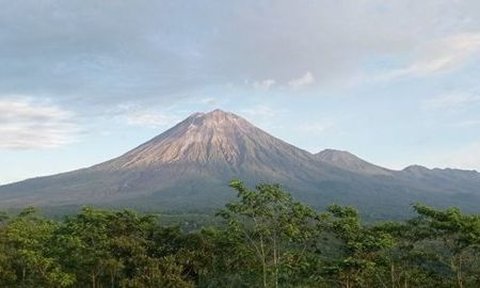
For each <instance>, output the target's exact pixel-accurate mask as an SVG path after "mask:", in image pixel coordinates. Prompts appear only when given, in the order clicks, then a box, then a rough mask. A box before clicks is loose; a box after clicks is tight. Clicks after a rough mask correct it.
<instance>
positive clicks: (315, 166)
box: [0, 110, 480, 218]
mask: <svg viewBox="0 0 480 288" xmlns="http://www.w3.org/2000/svg"><path fill="white" fill-rule="evenodd" d="M407 168H408V167H407ZM407 168H405V169H403V170H400V171H397V170H390V169H387V168H383V167H380V166H377V165H375V164H372V163H369V162H367V161H365V160H363V159H361V158H359V157H357V156H355V155H353V154H351V153H349V152H347V151H338V150H333V149H326V150H324V151H321V152H319V153H317V154H313V153H310V152H308V151H305V150H303V149H300V148H297V147H295V146H294V145H292V144H289V143H287V142H285V141H283V140H281V139H279V138H276V137H274V136H272V135H270V134H268V133H267V132H265V131H263V130H261V129H260V128H258V127H255V126H254V125H253V124H251V123H250V122H248V121H247V120H245V119H244V118H242V117H240V116H238V115H235V114H233V113H228V112H224V111H221V110H214V111H211V112H209V113H195V114H192V115H190V116H189V117H187V118H186V119H185V120H183V121H181V122H179V123H178V124H177V125H175V126H174V127H172V128H170V129H168V130H166V131H165V132H163V133H161V134H160V135H158V136H156V137H153V138H152V139H151V140H149V141H147V142H145V143H143V144H141V145H139V146H137V147H136V148H134V149H132V150H130V151H128V152H126V153H124V154H123V155H121V156H119V157H116V158H114V159H112V160H109V161H106V162H103V163H100V164H97V165H94V166H91V167H88V168H83V169H79V170H75V171H70V172H66V173H61V174H57V175H53V176H46V177H39V178H34V179H28V180H25V181H22V182H18V183H12V184H8V185H4V186H0V207H24V206H27V205H35V206H62V205H83V204H95V205H100V206H102V205H114V206H122V207H124V206H136V207H142V206H145V207H146V206H148V207H150V208H152V209H170V210H175V209H177V210H182V209H184V210H185V209H187V210H188V209H190V210H191V209H213V208H218V207H219V206H222V204H223V203H225V202H226V201H228V200H229V199H231V197H233V195H232V194H231V192H230V191H229V189H228V185H227V184H228V182H229V181H230V180H231V179H232V178H239V179H242V180H245V181H246V182H247V183H249V184H251V185H254V184H256V183H258V182H270V183H272V182H276V183H281V184H283V185H284V186H285V187H286V188H287V189H288V190H289V191H291V192H292V194H294V196H295V197H296V198H298V199H299V200H302V201H305V202H308V203H310V204H311V205H313V206H315V207H319V208H321V207H324V206H325V205H327V204H329V203H331V202H337V203H342V204H348V205H355V206H359V208H370V209H371V210H372V211H373V210H375V211H377V210H378V211H381V212H378V213H377V214H379V215H387V214H389V213H390V214H392V210H395V211H397V210H398V211H397V212H398V213H397V212H395V213H396V214H398V215H403V214H405V213H406V212H405V211H406V210H408V205H410V204H411V203H412V202H415V201H425V202H430V203H432V204H433V205H437V206H442V205H443V206H445V205H447V206H448V205H457V206H461V207H462V208H467V210H468V209H470V210H474V207H472V204H471V203H472V198H473V199H477V198H478V199H479V200H480V195H479V194H480V193H478V192H477V190H478V188H480V174H478V173H476V172H469V171H461V170H452V171H451V170H435V169H428V168H424V169H421V171H422V172H421V173H420V172H415V171H414V170H415V169H413V168H410V169H407ZM425 169H426V170H425ZM414 172H415V173H414ZM457 187H458V189H457ZM457 190H458V191H457ZM455 195H460V196H461V197H463V198H461V197H460V198H457V199H456V198H455V197H454V196H455ZM464 198H465V201H464V200H462V199H464ZM392 207H393V208H392ZM400 210H402V211H403V212H400ZM367 211H368V210H367ZM395 213H393V214H395ZM376 217H380V218H381V217H382V216H378V215H377V216H376Z"/></svg>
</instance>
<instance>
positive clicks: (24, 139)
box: [0, 97, 78, 149]
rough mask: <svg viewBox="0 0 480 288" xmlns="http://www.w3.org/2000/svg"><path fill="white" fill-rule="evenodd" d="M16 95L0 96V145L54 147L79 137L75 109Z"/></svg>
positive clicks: (30, 147) (24, 147) (6, 147)
mask: <svg viewBox="0 0 480 288" xmlns="http://www.w3.org/2000/svg"><path fill="white" fill-rule="evenodd" d="M16 98H17V99H3V100H0V135H1V137H0V149H33V148H54V147H59V146H63V145H65V144H68V143H71V142H73V141H74V140H75V138H76V134H77V132H78V127H77V126H76V125H75V124H74V123H73V119H72V118H73V116H74V115H73V113H72V112H69V111H66V110H64V109H62V108H60V107H58V106H55V105H51V104H48V103H37V102H33V101H31V100H29V99H20V100H18V97H16Z"/></svg>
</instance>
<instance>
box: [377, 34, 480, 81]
mask: <svg viewBox="0 0 480 288" xmlns="http://www.w3.org/2000/svg"><path fill="white" fill-rule="evenodd" d="M478 55H480V33H460V34H456V35H453V36H448V37H445V38H441V39H435V40H432V41H430V42H427V43H426V44H424V45H420V46H419V47H417V48H416V49H415V52H414V56H413V61H412V63H410V64H409V65H408V66H407V67H405V68H399V69H394V70H392V71H390V72H387V73H384V74H383V75H378V76H377V77H378V78H379V79H380V80H391V79H396V78H402V77H425V76H428V75H431V74H436V73H441V72H448V71H452V70H454V69H457V68H459V67H461V66H463V65H465V64H466V63H468V60H469V59H471V58H472V57H478Z"/></svg>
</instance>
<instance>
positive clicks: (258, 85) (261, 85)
mask: <svg viewBox="0 0 480 288" xmlns="http://www.w3.org/2000/svg"><path fill="white" fill-rule="evenodd" d="M275 83H276V81H275V80H273V79H265V80H262V81H255V82H253V88H255V89H258V90H264V91H267V90H269V89H270V88H271V87H272V86H273V85H275Z"/></svg>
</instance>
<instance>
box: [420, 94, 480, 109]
mask: <svg viewBox="0 0 480 288" xmlns="http://www.w3.org/2000/svg"><path fill="white" fill-rule="evenodd" d="M477 103H480V95H476V94H473V93H467V92H458V93H449V94H445V95H441V96H438V97H435V98H431V99H428V100H426V101H425V102H424V105H425V106H426V108H429V109H459V108H464V107H468V106H471V105H473V104H477Z"/></svg>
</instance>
